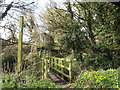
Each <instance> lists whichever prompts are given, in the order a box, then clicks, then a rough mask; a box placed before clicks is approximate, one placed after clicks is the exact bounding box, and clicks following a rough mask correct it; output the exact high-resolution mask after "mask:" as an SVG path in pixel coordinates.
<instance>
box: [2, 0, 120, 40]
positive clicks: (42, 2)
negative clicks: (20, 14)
mask: <svg viewBox="0 0 120 90" xmlns="http://www.w3.org/2000/svg"><path fill="white" fill-rule="evenodd" d="M12 1H13V2H14V1H15V2H16V1H26V2H28V0H6V2H5V3H6V4H10V3H11V2H12ZM30 1H37V4H38V8H37V9H36V10H35V14H36V15H37V13H38V12H41V13H44V11H45V7H46V5H47V3H49V1H50V0H29V2H30ZM53 1H55V2H56V3H58V5H62V2H65V1H67V0H53ZM79 1H81V0H79ZM83 1H93V0H83ZM97 1H105V0H97ZM109 1H120V0H109ZM4 23H5V22H2V23H0V24H1V25H2V24H3V25H4ZM18 29H19V26H18ZM7 33H8V32H7V30H6V31H5V30H3V29H0V34H1V37H2V38H6V36H7V35H8V34H7ZM23 39H24V40H27V39H28V38H27V37H26V36H25V35H24V36H23Z"/></svg>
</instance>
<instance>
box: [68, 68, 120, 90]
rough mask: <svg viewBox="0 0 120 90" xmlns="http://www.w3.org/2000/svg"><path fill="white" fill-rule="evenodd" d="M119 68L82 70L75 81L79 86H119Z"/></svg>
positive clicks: (75, 84) (75, 85)
mask: <svg viewBox="0 0 120 90" xmlns="http://www.w3.org/2000/svg"><path fill="white" fill-rule="evenodd" d="M118 72H119V71H118V69H117V70H116V69H109V70H106V71H105V70H102V69H100V70H98V71H82V72H81V74H80V75H79V76H78V78H77V80H76V82H75V83H72V84H70V85H71V86H72V87H77V88H118Z"/></svg>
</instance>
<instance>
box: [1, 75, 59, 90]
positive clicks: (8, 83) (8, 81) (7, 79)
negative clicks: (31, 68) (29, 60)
mask: <svg viewBox="0 0 120 90" xmlns="http://www.w3.org/2000/svg"><path fill="white" fill-rule="evenodd" d="M17 76H18V74H9V75H3V76H2V88H3V89H5V88H16V89H19V88H21V89H22V88H34V89H35V88H61V87H60V86H59V85H57V84H55V83H54V82H53V81H52V80H51V79H49V78H47V79H44V80H40V79H38V77H36V76H35V75H30V76H27V75H26V76H25V77H24V78H23V77H19V78H17Z"/></svg>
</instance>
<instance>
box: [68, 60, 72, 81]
mask: <svg viewBox="0 0 120 90" xmlns="http://www.w3.org/2000/svg"><path fill="white" fill-rule="evenodd" d="M69 76H70V82H71V81H72V59H69Z"/></svg>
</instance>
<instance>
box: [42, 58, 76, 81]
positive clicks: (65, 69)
mask: <svg viewBox="0 0 120 90" xmlns="http://www.w3.org/2000/svg"><path fill="white" fill-rule="evenodd" d="M75 61H76V60H75V59H65V58H56V57H45V58H43V59H42V63H41V70H42V79H44V78H47V76H49V73H51V72H54V73H55V74H56V75H57V76H59V77H60V78H62V79H65V78H66V79H67V80H68V81H69V82H71V81H72V75H73V74H72V63H73V62H75Z"/></svg>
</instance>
